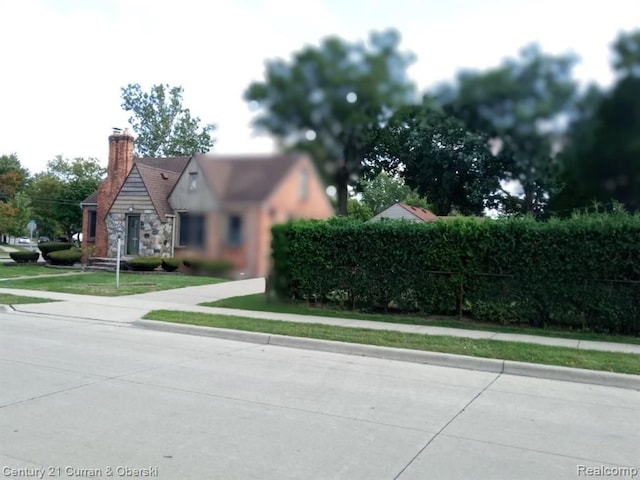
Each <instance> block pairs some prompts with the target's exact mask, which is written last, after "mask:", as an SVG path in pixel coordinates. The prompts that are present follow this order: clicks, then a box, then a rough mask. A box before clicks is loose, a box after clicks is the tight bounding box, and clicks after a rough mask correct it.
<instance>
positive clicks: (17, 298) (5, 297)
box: [0, 293, 58, 305]
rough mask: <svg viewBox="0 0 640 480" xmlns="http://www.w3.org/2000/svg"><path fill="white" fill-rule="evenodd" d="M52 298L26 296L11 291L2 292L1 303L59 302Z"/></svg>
mask: <svg viewBox="0 0 640 480" xmlns="http://www.w3.org/2000/svg"><path fill="white" fill-rule="evenodd" d="M57 301H58V300H54V299H52V298H38V297H24V296H22V295H12V294H10V293H0V305H18V304H21V303H49V302H57Z"/></svg>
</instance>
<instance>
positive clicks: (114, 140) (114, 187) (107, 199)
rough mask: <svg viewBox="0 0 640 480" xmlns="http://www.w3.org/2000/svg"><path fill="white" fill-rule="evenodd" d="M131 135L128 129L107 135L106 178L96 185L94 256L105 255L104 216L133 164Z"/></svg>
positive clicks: (105, 228) (106, 250)
mask: <svg viewBox="0 0 640 480" xmlns="http://www.w3.org/2000/svg"><path fill="white" fill-rule="evenodd" d="M133 143H134V139H133V135H131V133H129V130H127V129H125V130H124V131H121V130H120V129H114V130H113V133H112V134H111V135H110V136H109V162H108V164H107V178H106V179H105V181H104V182H103V183H102V184H101V185H100V186H99V187H98V200H97V203H98V206H97V212H96V241H95V253H94V255H95V256H96V257H106V256H107V252H108V248H109V232H108V231H107V224H106V217H107V213H108V212H109V208H111V204H112V203H113V200H114V199H115V197H116V195H118V192H119V191H120V187H122V184H123V183H124V181H125V180H126V178H127V175H128V174H129V171H130V170H131V167H132V166H133Z"/></svg>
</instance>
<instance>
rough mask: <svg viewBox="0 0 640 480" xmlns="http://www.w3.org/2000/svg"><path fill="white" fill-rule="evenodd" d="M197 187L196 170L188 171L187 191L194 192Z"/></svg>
mask: <svg viewBox="0 0 640 480" xmlns="http://www.w3.org/2000/svg"><path fill="white" fill-rule="evenodd" d="M196 188H198V172H189V191H190V192H195V191H196Z"/></svg>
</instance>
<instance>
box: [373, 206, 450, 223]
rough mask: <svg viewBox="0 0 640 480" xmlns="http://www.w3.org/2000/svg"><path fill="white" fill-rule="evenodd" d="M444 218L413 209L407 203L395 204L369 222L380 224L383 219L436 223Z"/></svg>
mask: <svg viewBox="0 0 640 480" xmlns="http://www.w3.org/2000/svg"><path fill="white" fill-rule="evenodd" d="M440 218H443V217H438V216H437V215H435V214H434V213H433V212H430V211H429V210H425V209H424V208H420V207H412V206H411V205H407V204H405V203H395V204H393V205H391V206H390V207H389V208H386V209H385V210H383V211H381V212H380V213H379V214H377V215H376V216H374V217H373V218H371V219H370V220H368V221H369V222H378V221H380V220H383V219H391V220H401V219H404V220H410V221H414V222H435V221H436V220H439V219H440Z"/></svg>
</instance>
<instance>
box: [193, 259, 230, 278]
mask: <svg viewBox="0 0 640 480" xmlns="http://www.w3.org/2000/svg"><path fill="white" fill-rule="evenodd" d="M183 264H184V266H185V267H187V268H188V269H189V271H190V272H191V273H193V274H194V275H210V276H224V275H228V274H229V273H230V272H231V271H232V270H233V262H230V261H228V260H205V259H201V258H185V259H184V260H183Z"/></svg>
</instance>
